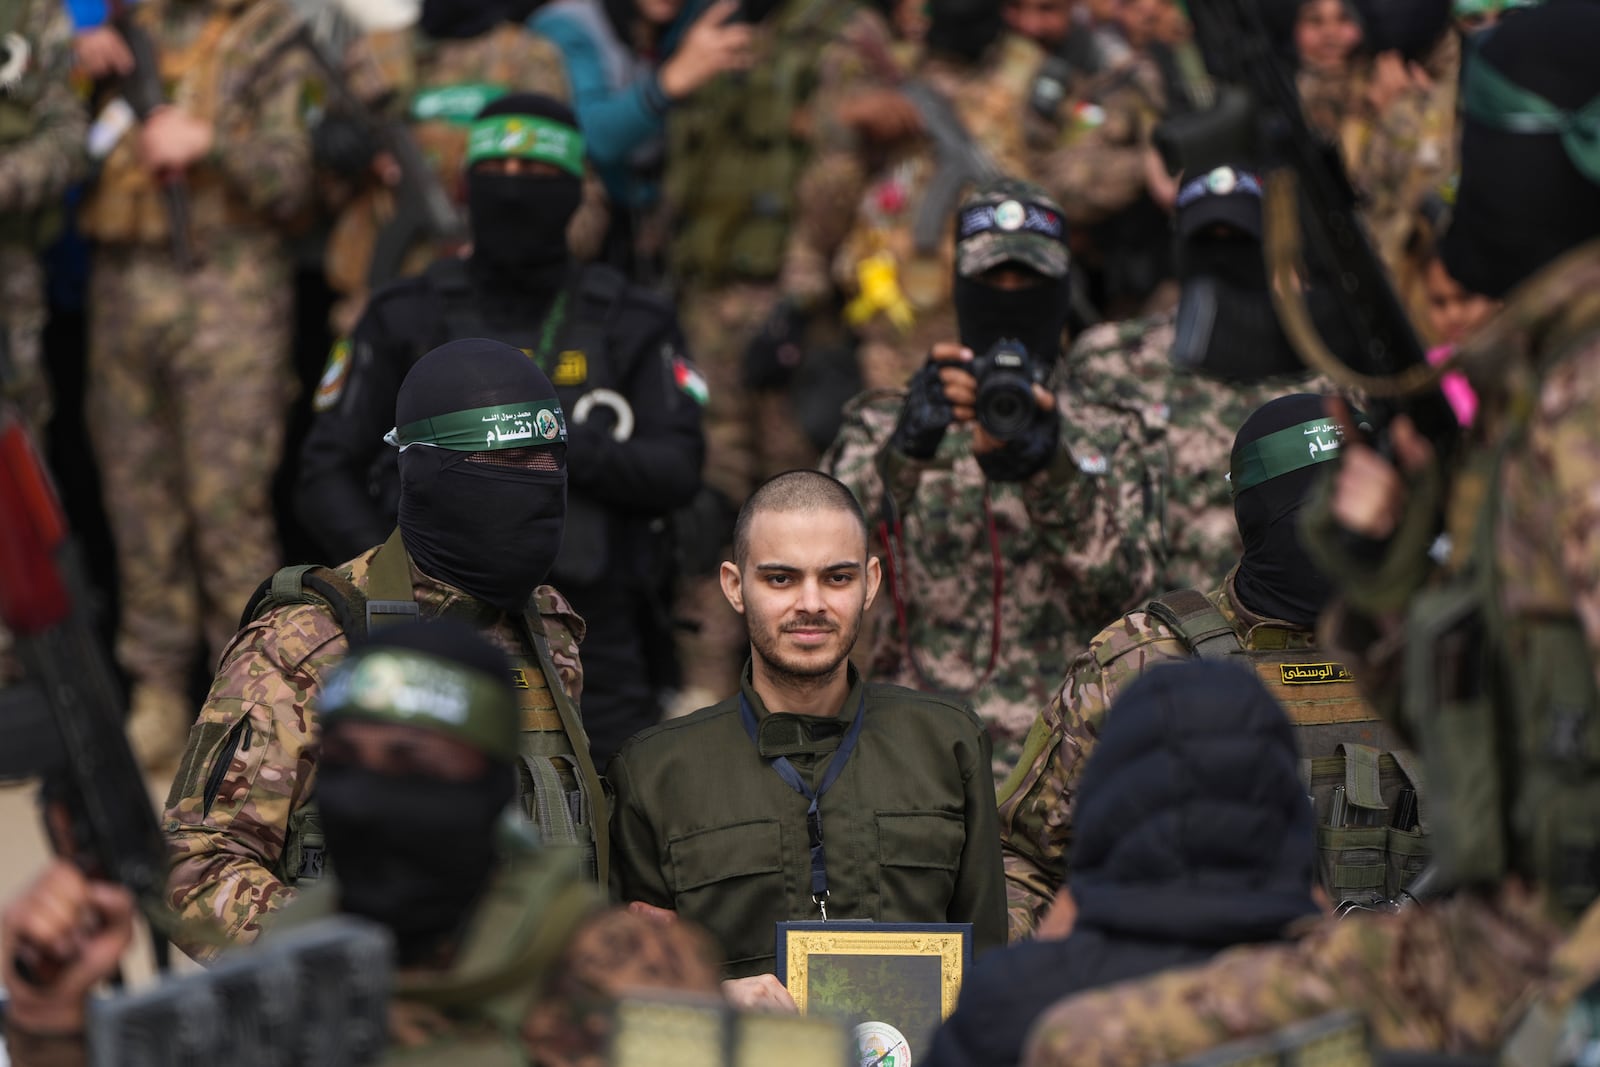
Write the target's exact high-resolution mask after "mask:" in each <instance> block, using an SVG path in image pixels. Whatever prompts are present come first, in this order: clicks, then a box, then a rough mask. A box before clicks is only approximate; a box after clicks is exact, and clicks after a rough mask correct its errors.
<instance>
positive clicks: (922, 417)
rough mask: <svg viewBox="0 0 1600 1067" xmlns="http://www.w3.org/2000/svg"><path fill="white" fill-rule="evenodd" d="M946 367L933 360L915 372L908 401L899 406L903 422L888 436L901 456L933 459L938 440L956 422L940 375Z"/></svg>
mask: <svg viewBox="0 0 1600 1067" xmlns="http://www.w3.org/2000/svg"><path fill="white" fill-rule="evenodd" d="M946 366H948V364H947V363H942V362H939V361H936V360H933V359H930V360H928V362H927V363H925V364H923V367H922V369H921V370H919V371H917V373H916V374H914V375H912V377H911V384H910V386H909V387H908V388H907V389H906V401H905V404H904V406H902V407H901V408H900V421H899V422H897V423H896V424H895V427H894V433H893V434H892V435H891V436H890V437H889V444H890V445H891V446H892V447H893V448H894V449H895V450H896V451H897V452H899V453H900V454H901V455H904V456H909V457H910V458H911V459H916V460H923V461H927V460H930V459H932V458H933V454H934V453H935V452H937V451H939V442H940V441H943V440H944V432H945V431H946V430H948V429H949V428H950V424H951V423H952V422H953V421H955V417H956V413H955V409H954V408H953V407H952V406H951V404H950V399H949V397H947V396H945V391H944V383H943V382H942V381H941V380H940V378H939V372H940V370H941V369H943V368H944V367H946Z"/></svg>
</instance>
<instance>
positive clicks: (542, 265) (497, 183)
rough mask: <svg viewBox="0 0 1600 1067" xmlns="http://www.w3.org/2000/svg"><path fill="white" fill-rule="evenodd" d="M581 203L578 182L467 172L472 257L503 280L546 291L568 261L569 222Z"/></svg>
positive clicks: (566, 177) (561, 177) (567, 177)
mask: <svg viewBox="0 0 1600 1067" xmlns="http://www.w3.org/2000/svg"><path fill="white" fill-rule="evenodd" d="M582 199H583V184H582V183H581V182H579V181H578V179H577V178H574V177H571V176H570V175H566V174H563V175H561V176H559V177H544V178H533V177H528V176H526V175H510V174H484V173H481V172H479V171H472V172H469V173H468V174H467V202H468V205H469V206H470V207H471V209H472V211H471V214H472V259H473V262H474V263H476V264H478V265H479V266H480V267H482V268H485V269H487V270H488V271H489V272H490V273H492V274H494V275H496V276H498V277H499V278H501V279H504V280H507V281H510V282H513V283H516V284H519V285H526V286H531V287H538V288H541V289H543V288H549V287H553V286H554V285H555V284H558V283H559V282H560V279H561V277H562V276H563V274H564V271H565V269H566V265H567V262H568V253H567V223H569V222H571V221H572V216H573V215H574V214H575V213H576V212H577V210H578V205H579V203H580V202H581V201H582Z"/></svg>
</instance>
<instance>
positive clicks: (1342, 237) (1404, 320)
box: [1158, 0, 1458, 447]
mask: <svg viewBox="0 0 1600 1067" xmlns="http://www.w3.org/2000/svg"><path fill="white" fill-rule="evenodd" d="M1189 18H1190V20H1191V21H1192V22H1193V24H1194V28H1195V36H1196V39H1197V40H1198V42H1199V45H1200V50H1201V53H1202V55H1203V56H1204V57H1205V63H1206V68H1207V70H1209V71H1210V73H1211V76H1212V78H1213V80H1214V81H1215V82H1216V83H1217V86H1218V91H1217V102H1216V105H1215V106H1214V107H1212V108H1211V109H1210V110H1209V111H1203V112H1196V113H1192V114H1189V115H1185V116H1182V117H1181V118H1179V119H1176V120H1173V121H1171V122H1169V123H1167V124H1166V126H1165V129H1164V130H1163V131H1161V134H1160V136H1159V137H1158V143H1159V146H1160V147H1161V149H1162V152H1163V154H1164V155H1165V156H1166V157H1167V163H1168V165H1169V166H1174V164H1178V165H1181V166H1182V167H1183V168H1184V169H1186V170H1187V171H1188V172H1189V173H1191V174H1201V173H1204V172H1205V171H1206V170H1208V169H1209V168H1211V167H1214V166H1217V165H1219V164H1222V163H1239V162H1240V161H1242V160H1250V161H1254V162H1255V163H1256V165H1258V166H1259V167H1260V169H1261V170H1262V171H1263V172H1264V182H1263V184H1264V186H1265V190H1266V197H1265V204H1264V206H1263V213H1264V222H1265V232H1266V259H1267V276H1268V284H1269V286H1270V287H1271V290H1272V298H1273V303H1274V306H1275V307H1276V309H1277V312H1278V318H1279V320H1280V321H1281V322H1282V324H1283V329H1284V332H1285V333H1286V334H1287V335H1288V337H1289V340H1290V342H1291V343H1292V344H1293V345H1294V347H1295V350H1296V351H1297V352H1298V353H1299V354H1300V358H1301V359H1302V360H1303V361H1304V362H1305V363H1306V365H1307V366H1309V367H1311V368H1312V369H1314V370H1316V371H1318V372H1320V373H1322V374H1324V375H1326V376H1327V377H1329V378H1331V379H1332V380H1333V381H1335V382H1337V383H1339V384H1340V385H1343V386H1345V387H1347V388H1350V389H1354V390H1357V391H1359V392H1361V393H1364V394H1365V395H1366V397H1367V398H1368V401H1369V402H1368V405H1367V406H1368V410H1369V412H1370V414H1371V415H1372V416H1373V419H1374V421H1373V425H1374V426H1375V427H1377V428H1378V429H1379V431H1380V434H1381V432H1382V428H1383V427H1385V426H1387V424H1388V423H1389V421H1390V420H1392V419H1393V417H1394V416H1395V415H1398V414H1400V413H1402V412H1403V413H1405V414H1407V415H1409V416H1410V417H1411V419H1412V420H1413V421H1414V422H1415V423H1416V425H1417V428H1418V429H1419V430H1420V431H1421V432H1422V433H1423V434H1425V435H1426V436H1427V437H1428V438H1429V439H1430V440H1431V441H1433V442H1434V444H1435V446H1436V447H1438V446H1444V447H1448V445H1449V443H1450V442H1451V441H1452V440H1453V438H1454V436H1455V434H1456V432H1457V429H1458V427H1457V423H1456V420H1455V417H1454V415H1453V414H1452V412H1451V410H1450V407H1449V404H1448V403H1447V402H1446V401H1445V398H1444V395H1443V393H1442V392H1441V391H1440V389H1439V379H1440V376H1441V374H1442V373H1443V369H1442V368H1436V367H1430V366H1429V365H1428V362H1427V359H1426V356H1425V354H1424V352H1423V348H1422V343H1421V342H1420V341H1419V340H1418V338H1417V336H1416V333H1415V332H1414V331H1413V330H1412V328H1411V322H1410V319H1409V318H1408V317H1407V315H1406V312H1405V309H1404V308H1403V307H1402V306H1401V304H1400V300H1399V298H1398V297H1397V296H1396V295H1395V292H1394V288H1393V286H1392V285H1391V284H1390V282H1389V278H1388V275H1387V274H1386V273H1385V271H1384V267H1383V264H1382V262H1381V261H1380V260H1379V259H1378V256H1377V253H1376V252H1374V251H1373V248H1372V243H1371V241H1370V240H1369V239H1368V237H1367V234H1366V232H1365V230H1364V229H1363V228H1362V225H1361V221H1360V219H1359V218H1358V216H1357V197H1356V192H1355V189H1354V187H1353V186H1352V185H1351V182H1350V178H1349V176H1348V175H1347V174H1346V173H1345V169H1344V166H1343V164H1342V163H1341V162H1340V159H1339V155H1338V150H1337V148H1336V147H1335V146H1333V145H1331V144H1329V143H1328V142H1327V141H1326V140H1324V139H1323V138H1322V137H1320V136H1319V135H1318V134H1317V133H1316V132H1315V131H1313V130H1312V129H1311V127H1310V126H1309V125H1308V124H1307V123H1306V120H1305V116H1304V114H1303V112H1302V111H1301V107H1300V96H1299V92H1298V91H1297V90H1296V88H1295V83H1294V79H1293V77H1292V75H1291V73H1290V72H1289V70H1288V69H1287V67H1286V66H1285V64H1284V62H1283V60H1282V59H1281V57H1280V56H1279V55H1278V53H1277V52H1276V50H1275V49H1274V48H1273V45H1272V40H1271V37H1270V36H1269V34H1268V32H1267V25H1266V23H1265V22H1264V21H1263V19H1262V17H1261V7H1260V0H1204V2H1203V3H1196V4H1190V5H1189ZM1174 156H1176V158H1174ZM1308 251H1309V252H1310V254H1311V257H1312V258H1311V260H1310V262H1309V267H1310V269H1308V261H1307V258H1306V252H1308ZM1308 282H1310V283H1316V284H1331V285H1332V286H1333V288H1334V290H1335V292H1337V293H1338V294H1339V299H1338V300H1337V302H1336V307H1337V310H1336V312H1334V313H1335V314H1336V315H1337V316H1338V318H1339V319H1340V320H1341V321H1339V322H1336V323H1334V324H1333V326H1334V328H1335V331H1336V333H1337V334H1339V335H1341V336H1346V337H1349V338H1351V339H1352V340H1351V341H1350V343H1349V345H1348V348H1349V350H1347V351H1341V352H1339V353H1337V354H1335V353H1334V352H1333V351H1332V350H1330V348H1329V346H1328V344H1327V343H1326V342H1325V341H1324V339H1323V336H1322V334H1321V333H1320V332H1319V330H1318V328H1317V324H1316V323H1315V322H1314V321H1313V320H1312V315H1311V312H1310V310H1309V308H1308V307H1307V303H1306V298H1305V285H1306V284H1307V283H1308Z"/></svg>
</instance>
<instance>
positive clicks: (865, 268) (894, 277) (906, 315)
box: [844, 252, 916, 333]
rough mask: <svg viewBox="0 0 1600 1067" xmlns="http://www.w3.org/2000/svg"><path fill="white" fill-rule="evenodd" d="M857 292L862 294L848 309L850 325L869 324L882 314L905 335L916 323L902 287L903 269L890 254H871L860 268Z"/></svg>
mask: <svg viewBox="0 0 1600 1067" xmlns="http://www.w3.org/2000/svg"><path fill="white" fill-rule="evenodd" d="M856 290H857V294H858V295H857V296H856V298H855V299H854V300H852V301H850V303H849V304H848V305H847V306H846V307H845V309H844V315H845V318H846V319H847V320H848V321H849V323H850V325H852V326H862V325H865V324H866V323H868V322H870V321H872V319H873V318H875V317H876V316H877V315H878V314H879V313H880V312H881V313H883V314H884V315H885V316H887V317H888V319H889V321H890V322H892V323H893V324H894V325H895V327H896V328H897V329H899V330H900V332H901V333H905V332H907V331H909V330H910V329H911V325H912V323H913V322H915V321H916V315H915V314H914V313H913V312H912V310H911V303H910V301H908V300H907V299H906V294H905V293H904V292H903V291H902V290H901V288H900V272H899V268H898V267H897V266H896V265H895V261H894V257H893V256H891V255H889V254H888V253H887V252H878V253H875V254H873V255H870V256H868V257H867V258H866V259H863V260H862V261H861V262H860V263H859V264H858V265H857V266H856Z"/></svg>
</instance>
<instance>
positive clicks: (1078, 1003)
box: [1023, 886, 1562, 1067]
mask: <svg viewBox="0 0 1600 1067" xmlns="http://www.w3.org/2000/svg"><path fill="white" fill-rule="evenodd" d="M1561 937H1562V934H1561V931H1560V929H1559V928H1557V927H1555V926H1554V925H1552V924H1551V923H1550V922H1549V921H1548V920H1547V919H1545V918H1544V911H1543V903H1542V902H1541V901H1539V900H1537V899H1535V898H1533V897H1532V896H1530V895H1529V894H1528V893H1527V892H1525V891H1521V890H1518V889H1517V888H1515V887H1513V886H1507V887H1505V888H1503V889H1501V890H1500V891H1499V892H1498V893H1496V894H1494V895H1493V896H1488V897H1485V896H1478V895H1472V894H1462V895H1459V896H1456V897H1453V898H1449V899H1445V900H1440V901H1436V902H1433V903H1431V904H1429V905H1427V906H1425V907H1419V908H1410V909H1407V910H1406V911H1404V912H1401V913H1399V914H1397V915H1375V914H1374V915H1361V916H1359V917H1357V918H1351V919H1340V920H1335V919H1325V920H1322V921H1320V922H1314V923H1313V924H1312V925H1311V926H1310V927H1309V929H1308V930H1307V931H1306V932H1305V933H1304V935H1303V936H1302V937H1301V938H1300V940H1298V941H1296V942H1292V943H1290V944H1287V945H1274V946H1270V947H1241V948H1236V949H1233V950H1231V951H1229V952H1226V953H1224V954H1223V955H1221V956H1218V957H1217V958H1216V959H1215V960H1213V961H1212V962H1210V963H1208V964H1205V965H1203V966H1201V967H1197V968H1193V969H1190V970H1183V971H1169V972H1166V973H1163V974H1159V975H1156V976H1154V977H1151V978H1145V979H1141V980H1138V981H1134V982H1127V983H1123V984H1122V985H1116V986H1112V987H1111V988H1109V989H1103V990H1097V991H1095V992H1092V993H1085V994H1082V995H1079V996H1076V997H1072V998H1069V999H1067V1000H1065V1001H1063V1002H1062V1003H1060V1004H1059V1005H1057V1006H1056V1007H1054V1008H1052V1009H1050V1010H1049V1011H1048V1012H1046V1013H1045V1014H1044V1015H1043V1016H1041V1017H1040V1020H1039V1022H1038V1023H1036V1024H1035V1026H1034V1028H1033V1032H1032V1035H1031V1037H1030V1038H1029V1041H1028V1048H1027V1054H1026V1056H1025V1058H1024V1060H1023V1062H1024V1064H1026V1065H1027V1067H1066V1065H1069V1064H1071V1065H1081V1067H1135V1065H1143V1064H1151V1063H1175V1062H1177V1061H1179V1060H1183V1059H1187V1058H1188V1057H1191V1056H1195V1055H1197V1054H1199V1053H1201V1052H1204V1051H1207V1050H1209V1049H1212V1048H1215V1047H1216V1046H1218V1045H1222V1044H1227V1043H1229V1042H1232V1041H1237V1040H1241V1039H1243V1038H1247V1037H1254V1036H1259V1035H1263V1034H1268V1033H1272V1032H1274V1031H1277V1030H1280V1029H1282V1028H1284V1027H1286V1026H1289V1025H1291V1024H1293V1023H1296V1022H1303V1021H1306V1020H1309V1019H1313V1018H1316V1017H1318V1016H1321V1015H1326V1014H1328V1013H1330V1012H1334V1011H1341V1010H1345V1011H1356V1012H1359V1013H1361V1014H1363V1015H1365V1016H1366V1018H1367V1019H1368V1021H1369V1022H1370V1023H1371V1025H1372V1032H1373V1037H1374V1039H1375V1040H1376V1043H1377V1044H1378V1045H1379V1046H1381V1047H1384V1048H1393V1049H1403V1050H1410V1051H1430V1052H1445V1053H1469V1052H1482V1051H1483V1050H1486V1049H1494V1048H1496V1047H1498V1046H1499V1044H1500V1043H1501V1041H1503V1040H1504V1038H1505V1037H1506V1035H1507V1034H1508V1033H1509V1032H1510V1030H1511V1028H1512V1027H1513V1026H1514V1025H1515V1024H1516V1022H1517V1020H1518V1019H1519V1018H1520V1017H1521V1016H1522V1014H1523V1013H1524V1011H1525V1010H1526V1008H1527V1005H1528V1003H1529V1000H1530V999H1531V997H1532V995H1533V994H1534V993H1536V992H1538V991H1540V989H1541V983H1545V982H1547V981H1549V980H1551V979H1552V978H1556V979H1559V978H1560V977H1561V972H1559V971H1557V970H1555V969H1553V968H1552V965H1551V954H1552V951H1553V950H1554V949H1555V948H1556V946H1557V945H1558V944H1559V943H1560V941H1561ZM1546 1062H1547V1063H1548V1062H1550V1061H1546Z"/></svg>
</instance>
